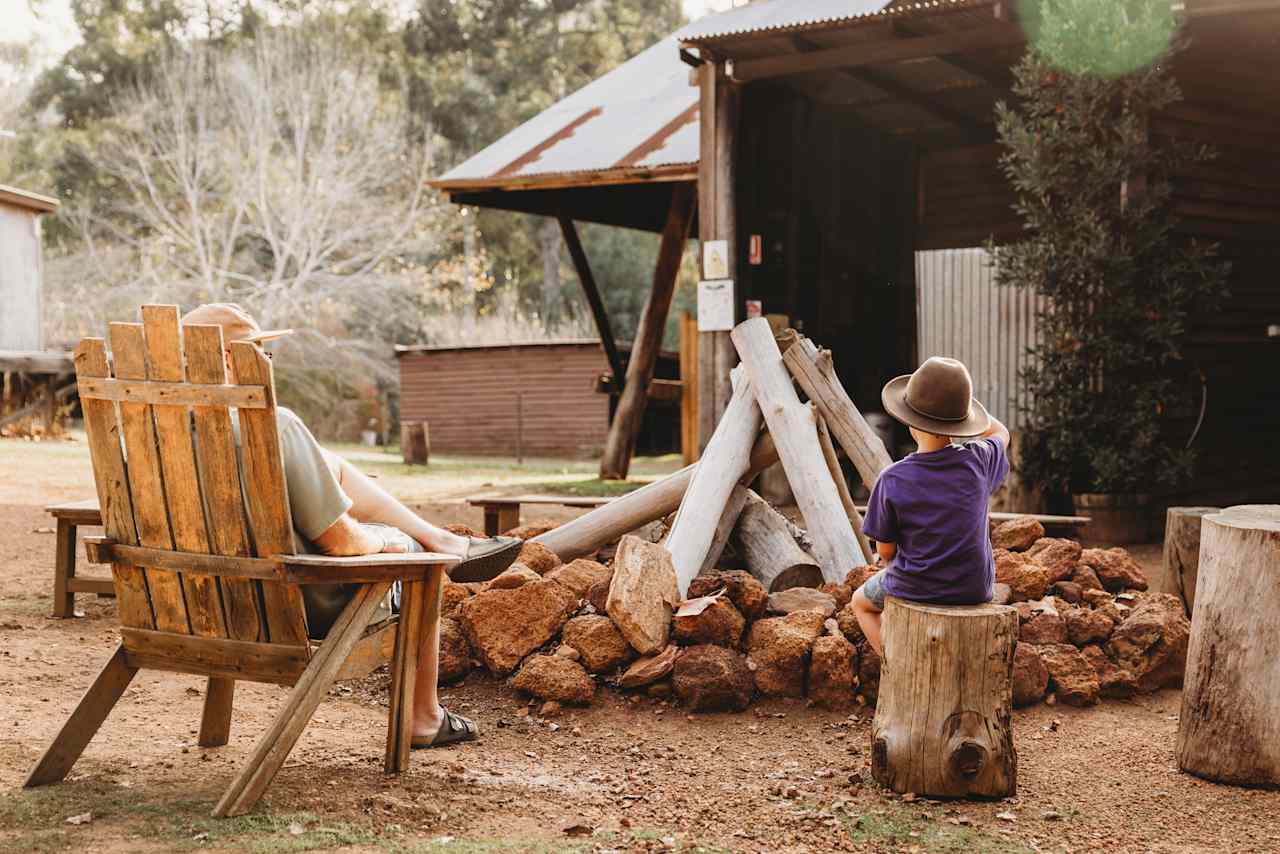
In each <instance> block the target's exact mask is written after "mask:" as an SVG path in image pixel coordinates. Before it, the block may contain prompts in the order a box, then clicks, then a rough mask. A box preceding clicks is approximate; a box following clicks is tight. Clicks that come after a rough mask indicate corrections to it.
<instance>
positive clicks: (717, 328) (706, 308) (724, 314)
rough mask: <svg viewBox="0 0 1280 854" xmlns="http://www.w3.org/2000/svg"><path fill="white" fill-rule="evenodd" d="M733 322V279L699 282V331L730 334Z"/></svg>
mask: <svg viewBox="0 0 1280 854" xmlns="http://www.w3.org/2000/svg"><path fill="white" fill-rule="evenodd" d="M733 321H734V317H733V279H715V280H710V281H702V282H699V283H698V331H699V332H728V331H729V330H731V329H733Z"/></svg>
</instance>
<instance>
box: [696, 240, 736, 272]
mask: <svg viewBox="0 0 1280 854" xmlns="http://www.w3.org/2000/svg"><path fill="white" fill-rule="evenodd" d="M702 276H703V278H705V279H727V278H728V277H729V241H727V240H708V241H706V242H704V243H703V244H702Z"/></svg>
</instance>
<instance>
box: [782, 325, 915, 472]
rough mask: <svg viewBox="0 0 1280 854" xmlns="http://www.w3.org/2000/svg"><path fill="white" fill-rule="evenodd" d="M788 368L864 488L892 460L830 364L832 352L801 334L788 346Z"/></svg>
mask: <svg viewBox="0 0 1280 854" xmlns="http://www.w3.org/2000/svg"><path fill="white" fill-rule="evenodd" d="M785 361H786V364H787V370H789V371H790V372H791V375H792V376H794V377H795V379H796V382H797V383H799V384H800V388H802V389H804V393H805V394H806V395H808V396H809V399H810V400H812V401H813V402H814V403H815V404H816V405H817V407H818V411H819V412H820V413H822V417H823V418H824V419H826V422H827V427H828V428H829V429H830V430H831V435H833V436H835V439H836V441H837V442H839V443H840V447H842V448H844V451H845V453H846V454H848V455H849V459H850V460H851V461H852V462H853V466H854V468H856V469H857V470H858V475H859V476H860V477H861V478H862V482H863V483H864V484H865V485H866V487H867V489H870V488H871V487H873V486H875V483H876V478H877V477H879V476H880V472H881V471H883V470H884V469H885V468H886V467H887V466H888V465H889V464H890V463H891V462H893V460H892V459H891V458H890V457H889V452H888V450H886V449H885V446H884V442H882V441H880V437H879V436H878V435H876V431H874V430H872V429H871V425H869V424H867V421H866V419H865V418H863V417H862V413H861V412H859V411H858V407H856V406H854V405H853V400H852V399H850V397H849V394H848V392H846V391H845V390H844V386H843V385H841V384H840V378H839V377H838V376H836V372H835V369H834V368H833V367H832V365H831V351H829V350H819V349H818V348H817V347H816V346H814V343H813V342H812V341H810V340H809V339H808V338H805V337H803V336H796V337H795V340H793V341H791V342H790V346H788V347H787V353H786V357H785Z"/></svg>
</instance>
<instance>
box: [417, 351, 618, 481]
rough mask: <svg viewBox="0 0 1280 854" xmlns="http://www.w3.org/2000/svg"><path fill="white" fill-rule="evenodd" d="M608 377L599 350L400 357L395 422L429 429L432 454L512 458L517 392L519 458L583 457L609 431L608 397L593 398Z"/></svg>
mask: <svg viewBox="0 0 1280 854" xmlns="http://www.w3.org/2000/svg"><path fill="white" fill-rule="evenodd" d="M606 370H607V368H606V363H605V359H604V353H603V351H602V350H601V347H600V345H599V344H598V343H584V344H578V343H569V344H532V345H517V346H509V347H475V348H467V349H458V350H430V351H421V352H412V351H411V352H406V353H403V354H402V355H401V356H400V417H401V419H402V420H425V421H428V422H429V423H430V425H431V449H432V451H437V452H445V453H478V454H502V455H507V454H514V453H515V451H516V405H517V399H516V394H517V392H519V393H522V394H523V406H524V416H523V420H524V449H523V450H524V453H525V455H527V456H564V455H569V456H587V455H591V454H593V453H599V451H600V449H601V448H602V447H603V446H604V440H605V434H606V432H607V431H608V428H609V396H608V395H605V394H599V393H597V392H596V391H595V384H596V378H597V377H598V376H599V375H600V374H601V373H603V372H605V371H606Z"/></svg>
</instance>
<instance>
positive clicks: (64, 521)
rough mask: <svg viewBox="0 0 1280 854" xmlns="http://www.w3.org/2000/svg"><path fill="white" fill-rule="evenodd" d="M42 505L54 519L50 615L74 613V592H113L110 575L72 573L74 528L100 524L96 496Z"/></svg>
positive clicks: (104, 593)
mask: <svg viewBox="0 0 1280 854" xmlns="http://www.w3.org/2000/svg"><path fill="white" fill-rule="evenodd" d="M44 509H45V512H46V513H48V514H49V515H50V516H52V517H53V518H54V519H56V520H57V521H58V532H57V541H58V542H57V553H56V554H55V555H54V558H53V616H55V617H58V618H64V617H74V616H75V613H76V594H77V593H96V594H98V595H99V596H115V595H116V592H115V588H114V587H112V585H111V579H110V578H101V577H99V578H86V577H83V576H79V575H76V532H77V529H78V528H79V527H80V526H81V525H88V526H90V527H98V528H100V527H102V511H101V510H99V509H98V499H96V498H89V499H86V500H84V501H70V502H67V503H65V504H50V505H49V506H48V507H46V508H44Z"/></svg>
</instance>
